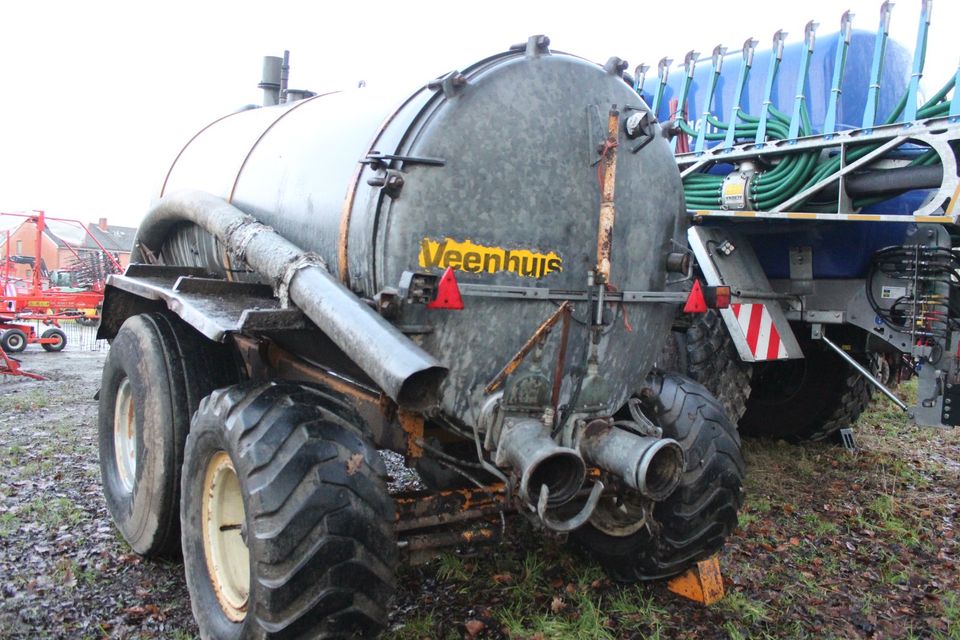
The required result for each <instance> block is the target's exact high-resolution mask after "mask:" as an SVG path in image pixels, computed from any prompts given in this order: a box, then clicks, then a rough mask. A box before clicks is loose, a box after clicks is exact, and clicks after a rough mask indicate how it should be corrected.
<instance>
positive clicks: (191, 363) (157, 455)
mask: <svg viewBox="0 0 960 640" xmlns="http://www.w3.org/2000/svg"><path fill="white" fill-rule="evenodd" d="M127 378H128V379H129V384H130V387H131V392H132V397H133V406H134V415H135V421H136V434H135V442H136V444H135V446H136V458H137V465H136V476H135V481H134V484H133V488H132V491H128V490H127V489H126V488H125V487H124V485H123V483H122V481H121V479H120V472H119V469H118V464H117V458H116V452H115V447H114V443H115V441H114V417H115V416H114V409H115V407H116V403H117V393H118V390H119V388H120V385H121V383H122V382H123V381H124V379H127ZM240 379H241V378H240V371H239V368H238V366H237V365H236V363H235V361H234V358H233V354H231V352H230V350H229V349H228V348H227V347H225V346H223V345H220V344H216V343H213V342H211V341H209V340H207V339H206V338H204V337H203V336H201V335H200V334H199V333H197V332H196V331H195V330H194V329H192V328H191V327H189V326H188V325H186V324H185V323H184V322H183V321H182V320H180V319H179V318H178V317H176V316H174V315H172V314H169V313H150V314H141V315H137V316H133V317H131V318H128V319H127V320H126V322H124V323H123V326H122V327H120V331H119V332H118V333H117V337H116V338H115V339H114V340H113V344H112V345H111V347H110V352H109V354H108V355H107V361H106V363H105V364H104V367H103V377H102V379H101V385H100V406H99V416H98V431H99V434H98V435H99V450H100V474H101V479H102V483H103V492H104V496H105V498H106V502H107V507H108V508H109V510H110V514H111V515H112V516H113V521H114V523H116V525H117V528H118V529H119V530H120V533H121V535H123V538H124V539H125V540H126V541H127V543H128V544H129V545H130V546H131V547H132V548H133V550H134V551H136V552H137V553H139V554H140V555H143V556H147V557H167V558H175V557H178V556H179V555H180V468H181V465H182V463H183V445H184V442H185V440H186V437H187V431H188V430H189V428H190V417H191V416H192V415H193V412H194V411H195V410H196V408H197V407H198V406H199V404H200V400H201V399H202V398H203V397H204V396H205V395H207V394H209V393H210V392H211V391H212V390H213V389H215V388H217V387H221V386H225V385H227V384H233V383H235V382H237V381H238V380H240Z"/></svg>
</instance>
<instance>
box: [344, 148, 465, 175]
mask: <svg viewBox="0 0 960 640" xmlns="http://www.w3.org/2000/svg"><path fill="white" fill-rule="evenodd" d="M390 162H403V163H404V164H422V165H426V166H428V167H442V166H444V165H445V164H447V161H446V160H444V159H443V158H425V157H419V156H400V155H395V154H391V153H380V152H379V151H371V152H370V153H368V154H367V156H366V157H365V158H364V159H363V160H361V161H360V164H368V165H370V168H371V169H373V170H374V171H379V170H380V169H383V168H384V167H386V165H387V164H388V163H390Z"/></svg>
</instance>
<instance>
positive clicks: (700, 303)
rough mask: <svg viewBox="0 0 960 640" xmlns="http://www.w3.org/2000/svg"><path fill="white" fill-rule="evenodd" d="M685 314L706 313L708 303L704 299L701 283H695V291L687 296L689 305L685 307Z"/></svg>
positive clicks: (691, 291)
mask: <svg viewBox="0 0 960 640" xmlns="http://www.w3.org/2000/svg"><path fill="white" fill-rule="evenodd" d="M683 312H684V313H706V312H707V301H706V299H704V297H703V289H701V288H700V281H699V280H694V281H693V289H691V290H690V295H689V296H687V303H686V304H685V305H683Z"/></svg>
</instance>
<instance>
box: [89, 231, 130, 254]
mask: <svg viewBox="0 0 960 640" xmlns="http://www.w3.org/2000/svg"><path fill="white" fill-rule="evenodd" d="M87 228H88V229H89V230H90V234H91V235H92V236H93V237H94V238H96V239H97V240H98V241H99V242H100V244H102V245H103V246H104V248H106V249H108V250H110V251H126V252H129V251H132V250H133V239H134V238H135V237H136V235H137V228H136V227H121V226H118V225H115V224H111V225H107V230H106V231H104V230H103V229H101V228H100V227H99V226H98V225H95V224H91V225H89V226H88V227H87ZM82 246H83V247H85V248H88V249H97V248H99V247H97V243H96V242H94V241H93V240H91V239H90V236H88V235H84V237H83V244H82Z"/></svg>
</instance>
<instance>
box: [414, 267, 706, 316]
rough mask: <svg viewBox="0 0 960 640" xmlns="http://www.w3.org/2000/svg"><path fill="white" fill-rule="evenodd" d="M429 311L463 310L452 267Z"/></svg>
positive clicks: (447, 271) (448, 270)
mask: <svg viewBox="0 0 960 640" xmlns="http://www.w3.org/2000/svg"><path fill="white" fill-rule="evenodd" d="M701 298H703V296H701ZM427 309H463V298H462V297H461V296H460V287H459V285H457V279H456V277H455V276H454V275H453V268H452V267H447V270H446V271H444V272H443V275H442V276H440V282H439V283H438V284H437V297H436V298H434V299H433V302H431V303H429V304H428V305H427Z"/></svg>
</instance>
